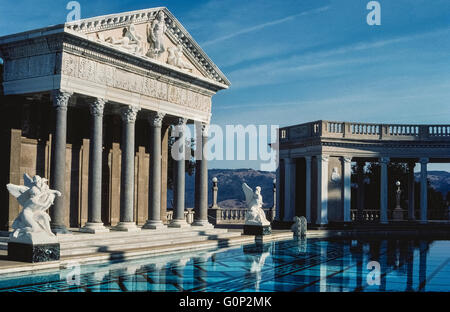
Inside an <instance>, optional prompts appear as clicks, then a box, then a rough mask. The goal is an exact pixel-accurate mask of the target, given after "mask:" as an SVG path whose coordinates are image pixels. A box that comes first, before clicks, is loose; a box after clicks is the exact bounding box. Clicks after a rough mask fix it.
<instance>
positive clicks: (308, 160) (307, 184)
mask: <svg viewBox="0 0 450 312" xmlns="http://www.w3.org/2000/svg"><path fill="white" fill-rule="evenodd" d="M305 164H306V166H305V176H306V181H305V218H306V220H307V221H308V223H312V220H311V156H306V157H305Z"/></svg>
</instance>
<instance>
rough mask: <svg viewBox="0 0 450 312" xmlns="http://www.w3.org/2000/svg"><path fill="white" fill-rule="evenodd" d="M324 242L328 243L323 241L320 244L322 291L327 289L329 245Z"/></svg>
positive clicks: (320, 283)
mask: <svg viewBox="0 0 450 312" xmlns="http://www.w3.org/2000/svg"><path fill="white" fill-rule="evenodd" d="M324 244H328V242H326V241H322V242H321V244H320V265H319V270H320V281H319V285H320V292H326V291H327V260H328V259H327V246H326V245H324Z"/></svg>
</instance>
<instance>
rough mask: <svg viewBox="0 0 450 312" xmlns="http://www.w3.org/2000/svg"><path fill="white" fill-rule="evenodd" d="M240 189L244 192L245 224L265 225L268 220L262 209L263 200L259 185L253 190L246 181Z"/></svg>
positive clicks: (267, 223) (268, 223)
mask: <svg viewBox="0 0 450 312" xmlns="http://www.w3.org/2000/svg"><path fill="white" fill-rule="evenodd" d="M242 190H243V191H244V194H245V203H246V204H247V208H248V210H247V212H246V214H245V224H246V225H257V226H267V225H270V222H269V221H267V219H266V214H265V213H264V210H263V209H262V205H263V200H262V196H261V187H259V186H257V187H256V190H255V192H253V190H252V188H251V187H250V186H248V185H247V183H244V184H242Z"/></svg>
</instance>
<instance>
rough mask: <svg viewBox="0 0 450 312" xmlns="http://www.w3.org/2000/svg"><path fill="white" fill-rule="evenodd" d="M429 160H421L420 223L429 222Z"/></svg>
mask: <svg viewBox="0 0 450 312" xmlns="http://www.w3.org/2000/svg"><path fill="white" fill-rule="evenodd" d="M427 164H428V158H421V159H420V222H421V223H426V222H427V220H428V219H427V211H428V185H427Z"/></svg>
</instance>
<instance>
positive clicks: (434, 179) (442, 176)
mask: <svg viewBox="0 0 450 312" xmlns="http://www.w3.org/2000/svg"><path fill="white" fill-rule="evenodd" d="M414 175H415V177H416V181H420V173H419V172H417V173H415V174H414ZM428 181H430V185H431V186H432V187H433V188H434V189H435V190H436V191H438V192H441V193H442V194H443V195H444V196H446V195H447V192H449V191H450V172H447V171H428Z"/></svg>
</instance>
